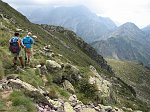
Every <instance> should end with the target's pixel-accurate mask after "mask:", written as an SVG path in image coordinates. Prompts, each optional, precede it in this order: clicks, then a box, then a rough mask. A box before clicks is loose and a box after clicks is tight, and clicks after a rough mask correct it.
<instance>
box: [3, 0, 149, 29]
mask: <svg viewBox="0 0 150 112" xmlns="http://www.w3.org/2000/svg"><path fill="white" fill-rule="evenodd" d="M3 1H4V2H7V3H9V4H10V5H11V6H12V7H14V8H15V9H18V8H19V7H23V6H34V7H38V6H47V5H51V6H74V5H84V6H86V7H87V8H89V9H90V10H91V11H92V12H94V13H96V14H98V15H100V16H103V17H109V18H110V19H112V20H113V21H114V22H116V23H119V24H123V23H126V22H133V23H135V24H136V25H137V26H138V27H139V28H143V27H145V26H147V25H149V24H150V0H3Z"/></svg>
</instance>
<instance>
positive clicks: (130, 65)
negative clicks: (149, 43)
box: [107, 59, 150, 109]
mask: <svg viewBox="0 0 150 112" xmlns="http://www.w3.org/2000/svg"><path fill="white" fill-rule="evenodd" d="M107 61H108V64H110V65H111V66H112V68H113V70H114V71H115V73H116V76H117V77H119V78H120V79H121V80H122V81H124V82H125V83H126V84H127V85H129V86H131V87H134V89H135V92H136V95H137V96H138V97H137V98H139V99H140V100H142V101H143V102H148V103H150V97H149V94H150V75H149V74H150V69H148V68H146V67H144V66H143V65H141V64H139V63H136V62H130V61H119V60H114V59H107ZM124 88H125V87H124ZM116 89H118V88H116ZM119 91H120V94H121V95H122V96H124V95H127V94H128V95H130V93H128V92H127V90H125V89H121V90H119ZM119 99H121V101H122V102H123V104H126V105H127V104H129V105H130V107H132V104H133V102H134V100H135V98H134V97H129V100H125V99H123V98H119ZM133 99H134V100H133ZM140 100H137V101H136V102H137V106H138V109H140V108H142V109H144V108H145V109H147V108H150V107H147V105H146V104H143V103H142V102H141V101H140ZM139 102H140V103H139ZM134 103H135V102H134ZM144 106H145V107H144Z"/></svg>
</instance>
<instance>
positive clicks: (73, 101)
mask: <svg viewBox="0 0 150 112" xmlns="http://www.w3.org/2000/svg"><path fill="white" fill-rule="evenodd" d="M69 101H70V103H71V105H72V106H73V107H74V106H76V105H77V103H78V99H77V96H76V95H72V96H70V97H69Z"/></svg>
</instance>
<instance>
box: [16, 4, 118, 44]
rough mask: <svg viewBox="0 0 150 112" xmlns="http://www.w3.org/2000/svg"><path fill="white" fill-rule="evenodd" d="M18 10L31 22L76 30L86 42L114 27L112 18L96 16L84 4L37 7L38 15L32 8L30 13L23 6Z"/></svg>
mask: <svg viewBox="0 0 150 112" xmlns="http://www.w3.org/2000/svg"><path fill="white" fill-rule="evenodd" d="M43 8H44V7H43ZM18 10H20V11H21V12H22V13H23V14H25V15H26V16H27V17H28V18H29V19H30V20H31V21H32V22H33V23H38V24H49V25H59V26H63V27H65V28H68V29H70V30H73V31H74V32H76V33H77V34H78V35H79V36H81V37H82V38H83V40H84V41H86V42H88V43H89V42H93V41H94V40H95V39H97V38H98V37H100V36H101V35H103V34H104V33H107V32H109V31H112V30H113V29H115V28H116V25H115V24H114V22H113V21H112V20H110V19H109V18H103V17H98V16H97V15H96V14H94V13H92V12H91V11H90V10H89V9H87V8H86V7H84V6H75V7H57V8H49V9H48V11H46V10H44V11H42V9H38V10H39V12H41V14H40V15H39V13H37V11H34V10H33V11H32V12H31V13H30V12H25V11H24V10H25V9H23V8H22V9H18ZM31 10H32V9H31ZM35 18H36V19H35Z"/></svg>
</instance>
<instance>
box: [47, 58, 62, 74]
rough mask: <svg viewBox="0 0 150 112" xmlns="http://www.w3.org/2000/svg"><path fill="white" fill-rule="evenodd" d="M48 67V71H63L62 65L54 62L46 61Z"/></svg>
mask: <svg viewBox="0 0 150 112" xmlns="http://www.w3.org/2000/svg"><path fill="white" fill-rule="evenodd" d="M46 67H47V69H48V71H51V72H57V71H59V70H61V65H60V64H58V63H57V62H56V61H53V60H46Z"/></svg>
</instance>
